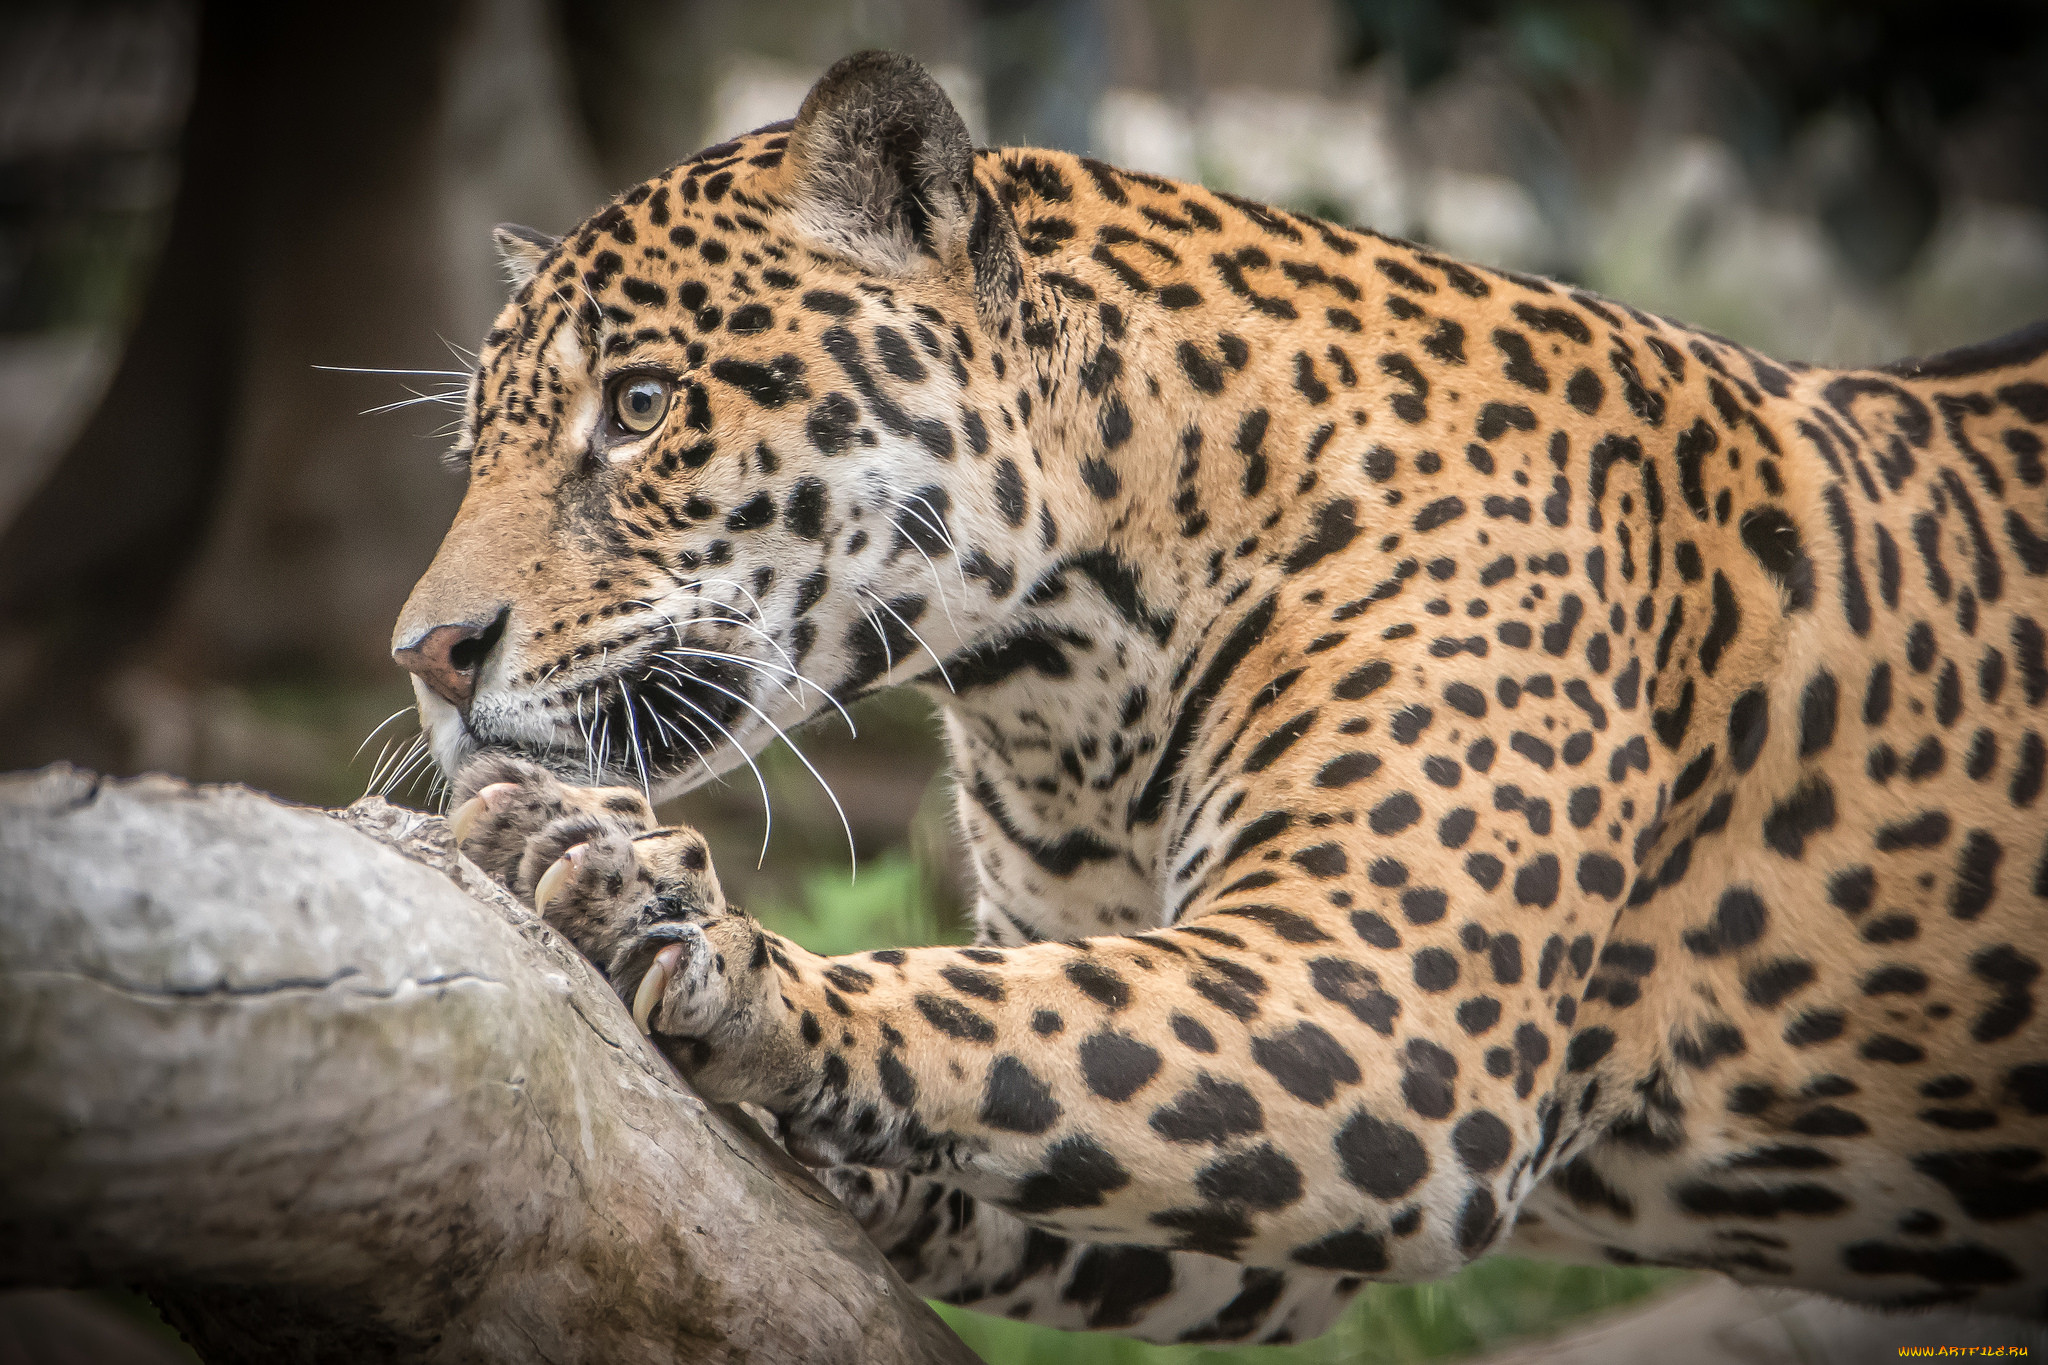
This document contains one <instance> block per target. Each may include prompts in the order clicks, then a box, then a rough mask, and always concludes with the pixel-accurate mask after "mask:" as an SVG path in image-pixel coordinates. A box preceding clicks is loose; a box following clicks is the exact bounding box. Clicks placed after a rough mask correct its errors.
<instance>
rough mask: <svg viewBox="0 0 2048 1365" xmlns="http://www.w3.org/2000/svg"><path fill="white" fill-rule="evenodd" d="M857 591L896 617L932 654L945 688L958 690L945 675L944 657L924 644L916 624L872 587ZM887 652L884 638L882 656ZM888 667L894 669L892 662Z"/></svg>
mask: <svg viewBox="0 0 2048 1365" xmlns="http://www.w3.org/2000/svg"><path fill="white" fill-rule="evenodd" d="M857 591H860V592H864V593H866V594H867V595H868V596H870V597H872V598H874V599H875V605H877V606H879V607H880V608H881V609H882V610H883V611H886V612H888V613H889V614H890V615H891V616H893V617H895V618H896V623H897V624H898V625H900V626H902V627H903V629H905V630H906V631H909V632H910V638H911V639H913V640H915V641H917V642H918V643H919V644H920V645H923V646H924V652H925V653H927V654H929V655H931V656H932V662H933V663H935V664H937V665H938V666H939V677H940V678H941V679H943V680H944V681H945V684H946V690H947V691H948V692H956V691H958V690H959V689H957V688H955V687H954V686H953V679H952V678H951V677H949V676H948V675H947V673H946V661H945V660H944V659H941V658H940V657H939V652H938V651H937V650H936V649H933V648H932V647H931V646H930V645H929V644H926V643H925V638H924V636H922V635H919V634H918V633H917V627H916V626H913V625H911V624H910V622H908V621H906V620H904V619H903V615H902V613H901V612H899V611H897V610H896V608H894V607H892V606H890V605H889V604H888V603H887V602H884V601H883V600H882V598H881V595H880V594H878V593H876V592H875V591H874V590H873V589H872V588H866V587H863V588H860V589H858V590H857ZM887 653H888V645H887V642H886V640H885V641H884V644H883V654H884V657H887ZM889 667H890V670H891V671H894V669H895V667H896V665H895V664H893V663H892V664H890V665H889Z"/></svg>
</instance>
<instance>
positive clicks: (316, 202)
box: [0, 0, 457, 767]
mask: <svg viewBox="0 0 2048 1365" xmlns="http://www.w3.org/2000/svg"><path fill="white" fill-rule="evenodd" d="M456 10H457V5H456V3H455V0H410V3H405V4H399V3H396V0H363V2H362V3H358V4H353V5H345V6H319V7H299V6H283V7H274V8H271V9H268V10H263V11H250V10H248V9H246V8H242V7H237V6H231V5H227V4H224V3H211V4H206V5H204V6H203V9H202V12H201V17H200V40H199V45H198V47H199V57H198V76H197V81H196V83H195V89H194V96H193V103H192V107H191V112H190V115H189V117H188V122H187V126H186V130H185V136H184V140H183V151H182V158H181V160H182V174H181V177H180V183H179V188H178V192H177V196H176V200H175V206H174V208H173V210H172V213H171V218H170V223H169V226H168V231H167V233H166V235H165V238H164V241H163V246H162V250H161V254H160V256H159V258H158V260H157V262H156V265H155V267H154V269H153V271H152V274H151V279H150V284H149V286H148V289H147V291H146V293H145V295H144V297H143V299H142V301H141V306H140V309H139V312H138V315H137V317H136V321H135V324H134V328H133V330H132V332H131V333H130V335H129V337H128V340H127V343H126V346H125V349H124V351H123V354H122V358H121V361H120V363H119V364H118V365H117V366H116V368H115V371H114V375H113V378H112V380H111V382H110V383H109V384H108V386H107V389H106V392H105V395H104V397H103V398H102V400H101V402H100V405H99V407H98V409H97V411H96V412H95V413H94V415H93V417H92V418H91V420H90V421H89V422H88V423H87V424H86V426H85V428H84V429H83V431H82V433H81V434H80V436H79V438H78V439H77V441H76V442H75V443H74V445H73V446H72V448H71V450H70V451H69V452H68V453H67V454H66V455H65V456H64V457H63V458H62V459H61V460H60V461H59V463H58V464H57V466H56V468H55V470H54V471H53V473H52V474H51V476H50V477H49V479H48V480H47V481H46V482H45V483H44V485H43V486H42V488H41V489H40V490H39V491H38V492H37V493H36V494H35V495H34V496H33V497H32V498H30V499H29V500H28V501H27V503H26V504H25V505H24V507H23V509H22V511H21V512H20V514H19V515H18V516H17V517H16V518H15V520H14V522H13V524H12V525H11V526H8V527H7V528H6V529H5V531H4V533H0V714H6V715H7V716H8V717H9V720H10V724H9V725H7V726H6V727H5V728H4V729H0V767H13V766H22V765H25V764H29V763H34V762H38V761H42V760H44V759H47V758H51V757H57V756H63V757H71V758H77V759H81V760H84V761H87V762H95V763H100V764H105V765H109V766H114V767H120V766H121V765H123V764H124V763H125V762H126V761H127V758H128V755H127V753H126V752H125V750H126V747H127V745H126V741H125V738H124V737H123V736H122V735H121V734H120V733H119V732H118V727H116V726H115V725H114V724H112V723H111V722H110V720H109V705H108V698H107V696H106V688H107V684H108V683H109V682H110V680H111V679H113V678H114V677H115V676H116V675H117V674H118V673H119V671H120V670H121V669H122V668H123V667H124V666H125V665H127V664H129V663H130V662H132V661H133V660H134V659H135V658H137V657H138V656H139V655H140V654H141V653H142V652H143V651H145V650H147V649H149V648H151V647H153V646H159V645H160V643H161V640H160V637H161V633H162V627H163V625H164V623H165V621H166V619H167V617H168V615H169V613H170V612H171V611H172V610H173V607H174V604H175V603H176V602H177V600H178V597H179V595H180V594H181V593H182V592H183V591H185V590H186V589H187V587H188V585H189V582H190V579H191V573H192V569H193V566H194V564H195V562H196V561H197V560H198V558H199V556H200V554H201V552H202V550H203V548H204V547H205V546H206V544H207V537H208V533H209V531H210V530H211V529H212V528H213V527H214V525H215V524H216V523H217V521H218V520H219V512H220V509H221V506H222V503H223V496H224V493H225V490H226V489H227V487H228V485H229V482H230V479H229V472H230V468H231V461H232V458H233V453H234V451H235V449H236V443H237V438H238V436H239V435H240V434H241V432H240V427H241V425H242V423H243V422H244V420H245V406H246V404H247V402H248V400H249V398H250V396H251V394H250V390H251V387H252V386H251V382H250V370H251V364H252V361H255V360H260V359H261V358H262V355H263V351H264V346H265V343H266V342H268V341H273V340H275V338H274V336H266V335H264V333H263V331H262V330H261V329H259V328H255V327H252V322H253V321H255V319H254V318H253V316H252V314H253V305H254V302H255V301H256V300H257V299H258V298H259V297H261V296H264V295H268V296H270V297H272V298H275V297H277V296H278V295H279V294H280V293H282V294H283V295H284V296H285V297H286V298H287V300H290V299H292V298H293V297H295V296H296V298H297V299H298V301H299V303H300V304H302V305H304V307H302V308H301V310H300V314H301V316H302V317H308V316H317V312H316V310H315V308H314V307H313V305H314V304H315V303H317V302H318V300H317V299H309V298H307V297H306V295H307V294H308V293H309V292H311V291H313V290H314V289H315V287H316V280H317V277H316V276H312V275H308V274H306V273H304V272H303V270H302V267H303V265H304V259H303V257H302V256H301V257H299V258H298V259H294V258H293V254H292V252H293V248H294V247H295V246H296V245H301V244H304V243H306V242H308V241H310V242H314V243H318V244H320V245H322V246H324V247H327V248H330V249H331V250H332V251H334V252H335V253H337V257H338V258H337V259H332V260H329V261H327V262H325V264H326V266H327V270H326V271H325V272H324V273H325V274H327V275H329V276H330V277H331V276H333V275H347V274H350V273H351V271H352V268H354V267H360V266H364V265H371V266H374V265H375V264H376V262H375V261H374V259H372V260H368V261H366V260H364V259H363V257H364V256H365V254H366V253H364V252H362V251H352V250H351V244H350V242H349V241H348V240H347V238H346V236H345V234H337V233H336V231H335V229H336V226H337V225H340V226H341V227H342V228H344V229H346V228H348V227H349V226H359V225H361V224H362V223H363V221H364V219H365V216H366V213H374V211H375V209H376V207H377V206H378V205H379V202H380V200H388V199H389V197H390V193H391V190H392V188H393V187H394V186H395V185H402V184H404V182H405V181H406V180H407V179H408V177H409V175H410V174H411V173H412V172H413V170H414V168H415V167H416V166H417V164H418V163H419V161H420V160H421V158H422V156H423V154H424V152H423V147H422V144H423V143H424V142H425V140H426V139H427V138H428V137H429V135H430V134H431V132H432V130H433V126H434V124H433V120H432V118H431V114H432V112H433V110H434V107H435V102H436V100H437V97H438V93H439V85H440V80H441V74H442V71H443V68H444V65H445V62H444V57H445V48H446V46H447V43H448V39H449V37H450V35H451V33H452V32H453V29H454V18H455V15H456ZM281 272H283V273H282V277H280V274H281ZM357 283H358V285H359V287H360V288H361V291H362V292H360V293H359V294H358V295H357V296H356V297H357V300H358V304H359V306H360V310H362V311H370V310H372V309H374V306H375V305H376V303H377V302H379V301H380V300H382V301H385V302H388V301H389V300H390V299H391V298H392V294H391V293H390V292H387V289H380V288H378V287H376V286H377V285H378V284H379V283H382V282H380V281H379V280H378V279H377V278H376V276H375V274H374V273H370V274H369V276H368V278H360V279H359V280H358V281H357ZM400 283H409V282H400ZM285 311H286V312H287V313H289V312H290V311H291V310H290V309H287V310H285ZM318 312H325V313H326V314H327V316H326V317H325V319H323V320H324V321H326V322H330V323H331V322H332V321H334V318H335V314H336V310H334V309H332V308H328V309H324V310H318ZM366 363H376V362H374V361H371V362H366ZM448 503H449V506H450V507H451V508H452V505H453V496H452V494H451V495H450V496H449V498H448ZM433 514H434V515H436V516H443V515H445V509H439V508H437V509H434V512H433ZM411 567H414V566H406V571H409V570H410V568H411ZM241 586H242V589H243V591H244V592H247V593H249V594H251V595H252V597H255V598H260V597H261V595H262V586H263V585H262V584H261V583H260V582H251V581H249V580H248V579H247V578H246V577H245V579H244V581H243V583H242V585H241ZM306 609H307V611H308V613H309V614H311V613H313V612H316V611H317V607H315V606H314V605H313V604H308V606H307V608H306ZM202 647H203V646H202Z"/></svg>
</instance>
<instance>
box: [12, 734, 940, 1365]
mask: <svg viewBox="0 0 2048 1365" xmlns="http://www.w3.org/2000/svg"><path fill="white" fill-rule="evenodd" d="M95 1284H126V1285H134V1286H139V1287H141V1288H143V1289H144V1290H146V1291H147V1292H148V1293H150V1294H151V1295H152V1296H153V1297H154V1298H155V1299H156V1300H157V1302H158V1303H159V1304H160V1305H161V1306H162V1307H163V1308H164V1310H165V1312H166V1316H168V1317H170V1318H171V1319H172V1321H174V1322H175V1323H176V1324H177V1325H178V1326H179V1327H180V1328H181V1329H182V1330H183V1331H184V1332H185V1334H186V1335H187V1337H188V1338H189V1339H190V1340H191V1341H192V1342H193V1343H194V1345H195V1346H196V1347H197V1348H198V1349H199V1351H200V1353H201V1354H202V1355H203V1356H204V1357H206V1358H207V1359H209V1360H215V1361H227V1360H242V1359H249V1360H256V1359H262V1360H278V1359H296V1360H307V1361H326V1360H335V1361H343V1360H347V1361H356V1360H363V1359H371V1358H375V1359H393V1360H420V1361H428V1360H433V1361H443V1360H483V1359H488V1360H494V1361H525V1360H531V1361H571V1360H591V1361H608V1362H610V1361H628V1362H630V1361H657V1360H659V1361H671V1360H673V1361H738V1360H747V1361H785V1360H788V1361H799V1360H801V1361H813V1360H815V1361H891V1362H894V1361H935V1362H936V1361H953V1362H967V1361H971V1360H973V1359H974V1357H973V1356H972V1354H971V1353H970V1352H969V1351H968V1350H967V1349H966V1348H965V1346H963V1345H962V1344H961V1343H960V1342H959V1340H958V1339H957V1338H955V1337H954V1336H953V1335H952V1334H951V1333H950V1332H948V1331H947V1330H946V1328H945V1326H944V1325H943V1324H942V1323H941V1322H940V1321H939V1320H938V1318H937V1317H936V1316H935V1315H934V1314H933V1313H932V1312H931V1310H930V1309H929V1308H928V1307H927V1306H926V1305H925V1304H924V1303H922V1302H921V1301H920V1300H919V1299H918V1298H917V1297H916V1296H915V1295H914V1294H912V1293H911V1292H910V1291H909V1290H908V1289H907V1288H906V1287H905V1286H904V1284H903V1282H902V1281H901V1280H900V1279H899V1278H898V1277H897V1276H896V1274H895V1273H894V1272H893V1271H892V1270H891V1269H890V1268H889V1266H888V1265H887V1263H886V1262H885V1261H884V1260H883V1259H882V1257H881V1256H880V1255H879V1253H877V1252H876V1250H875V1249H874V1247H873V1246H872V1245H871V1244H870V1243H869V1242H868V1241H867V1240H866V1238H865V1237H864V1236H863V1235H862V1234H861V1232H860V1230H859V1228H858V1227H857V1226H856V1225H855V1224H854V1223H853V1222H852V1220H851V1219H849V1218H848V1217H847V1215H846V1214H845V1213H844V1211H843V1210H841V1209H840V1207H839V1206H838V1204H837V1203H836V1202H834V1201H833V1199H832V1198H831V1196H830V1195H828V1194H826V1193H825V1192H824V1191H823V1190H822V1189H821V1188H820V1187H819V1186H818V1185H817V1184H815V1183H814V1182H813V1181H812V1180H811V1179H810V1178H809V1176H808V1175H806V1174H805V1173H804V1172H803V1170H802V1169H801V1168H800V1167H798V1166H797V1165H796V1164H795V1163H794V1162H792V1161H791V1160H790V1159H789V1158H788V1157H787V1156H785V1155H784V1154H783V1153H782V1152H781V1151H780V1150H779V1149H778V1148H776V1147H775V1146H774V1145H773V1144H772V1143H770V1142H768V1141H767V1140H766V1138H764V1137H763V1136H762V1135H761V1133H760V1132H759V1130H758V1129H757V1128H755V1127H754V1126H753V1125H752V1124H751V1123H749V1122H748V1121H747V1119H746V1118H745V1116H744V1115H741V1114H739V1113H737V1112H733V1111H726V1110H722V1109H719V1108H716V1107H713V1106H709V1105H707V1104H706V1103H705V1102H704V1101H702V1100H701V1099H699V1098H698V1097H697V1096H696V1095H694V1094H693V1093H692V1092H691V1091H690V1090H689V1089H688V1087H687V1086H686V1085H685V1084H684V1083H683V1082H682V1081H681V1080H680V1079H679V1078H678V1077H677V1076H676V1074H675V1073H674V1072H673V1071H672V1070H671V1068H670V1066H669V1064H668V1062H667V1061H666V1060H665V1059H664V1058H663V1057H662V1056H661V1055H660V1054H659V1053H657V1052H656V1051H655V1050H654V1049H653V1048H652V1047H651V1046H648V1045H647V1044H646V1042H645V1041H644V1040H643V1039H642V1038H641V1037H640V1035H639V1034H638V1033H637V1032H636V1030H635V1029H634V1027H633V1024H632V1021H631V1019H630V1018H629V1017H628V1016H627V1014H626V1011H625V1009H624V1008H623V1007H622V1006H621V1004H620V1003H619V1001H618V999H617V997H616V996H615V995H614V994H613V993H612V991H611V990H610V988H609V987H607V986H606V985H605V983H604V981H603V980H602V979H601V978H600V977H599V976H598V975H597V974H596V972H595V971H594V970H593V969H592V968H591V967H590V966H589V964H587V963H586V962H585V961H584V960H583V959H582V958H581V957H579V956H578V955H577V954H576V953H575V952H574V951H573V950H572V949H571V948H570V947H569V946H568V945H567V943H566V942H565V941H564V940H562V939H561V938H559V937H558V936H557V935H556V934H555V933H554V932H553V931H552V930H551V929H549V928H548V927H547V926H546V925H545V924H543V923H541V922H540V921H539V920H538V919H537V918H536V917H535V916H534V915H533V914H532V913H531V912H530V911H527V910H526V909H524V908H523V907H521V906H519V905H518V904H517V903H515V902H514V901H512V900H511V899H510V898H509V897H507V896H506V895H504V894H503V893H502V892H500V891H499V890H498V889H497V888H496V887H495V886H493V885H491V884H490V883H489V882H487V881H486V880H485V879H484V878H483V877H482V875H481V874H480V873H478V872H477V870H476V869H475V868H474V867H472V866H471V865H469V863H468V862H467V861H466V860H463V859H462V858H460V857H459V856H458V855H456V854H455V853H454V851H453V849H452V847H451V845H450V841H449V838H448V834H447V828H446V825H445V824H444V823H443V822H442V821H440V820H438V819H434V818H431V817H427V816H422V815H419V814H417V813H415V812H411V811H407V810H402V809H400V808H397V807H392V806H388V805H385V804H384V803H382V802H381V801H375V800H369V801H364V802H359V803H358V804H357V805H355V806H353V807H350V808H349V809H348V810H347V811H345V812H336V813H334V815H332V816H330V815H329V814H328V813H324V812H321V811H317V810H311V809H306V808H297V807H291V806H287V805H284V804H282V803H279V802H277V801H275V800H273V799H271V798H269V797H266V796H263V795H261V794H259V793H256V792H252V791H248V790H246V789H241V788H233V787H213V788H194V787H190V786H187V785H185V784H183V783H179V782H175V781H172V780H169V779H165V778H141V779H136V780H133V781H121V782H113V781H102V780H99V779H96V778H94V777H92V776H91V775H89V774H86V773H82V772H79V771H77V770H74V769H69V768H62V767H59V768H52V769H46V770H44V771H43V772H41V773H38V774H25V775H16V776H12V777H6V778H0V1285H66V1286H77V1285H95Z"/></svg>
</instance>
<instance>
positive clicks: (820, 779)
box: [690, 673, 859, 875]
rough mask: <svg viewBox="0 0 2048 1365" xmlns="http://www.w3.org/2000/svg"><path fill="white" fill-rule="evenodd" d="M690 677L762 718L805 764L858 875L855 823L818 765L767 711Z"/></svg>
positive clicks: (706, 681)
mask: <svg viewBox="0 0 2048 1365" xmlns="http://www.w3.org/2000/svg"><path fill="white" fill-rule="evenodd" d="M690 677H691V681H693V682H695V683H696V684H697V685H698V686H700V687H708V688H710V689H711V690H712V691H714V692H722V693H724V694H725V695H726V696H728V697H731V698H732V699H733V700H734V701H736V702H738V703H739V704H740V705H741V706H744V707H746V708H747V709H748V710H749V711H752V712H753V713H754V714H755V715H757V716H759V717H760V718H761V723H762V724H764V725H766V726H767V727H768V728H769V729H771V730H773V731H774V732H775V737H776V738H777V739H780V740H781V741H782V742H783V744H785V745H786V746H788V748H789V751H790V752H791V753H793V754H795V755H796V761H797V762H799V763H801V764H803V765H804V768H805V770H806V771H808V772H809V773H810V775H811V776H812V777H813V778H814V779H816V781H817V783H818V785H819V786H820V787H821V788H823V789H824V792H825V799H826V800H828V801H830V802H831V803H832V809H833V810H834V811H837V812H838V814H839V827H840V828H841V829H842V830H844V831H845V832H846V861H847V864H848V866H849V868H851V869H852V873H853V875H858V873H859V864H858V857H859V855H858V854H856V853H855V851H854V847H853V822H852V821H850V820H848V819H847V818H846V808H845V807H844V806H841V805H840V804H839V796H838V794H837V793H836V792H834V791H833V790H832V784H831V783H830V782H827V781H826V780H825V775H824V774H823V773H821V772H819V771H818V769H817V767H816V765H814V764H813V763H812V762H811V760H810V759H808V758H806V757H805V756H804V751H803V750H802V749H799V748H797V746H796V741H795V740H793V739H791V738H790V737H789V735H788V733H787V732H786V731H784V730H783V728H782V727H781V726H780V725H777V724H776V723H775V718H774V717H773V716H770V715H769V714H768V713H767V712H766V711H763V710H762V709H761V708H760V707H758V706H756V705H754V703H752V702H750V701H748V700H747V699H746V698H745V697H743V696H741V695H740V694H739V693H737V692H734V691H730V690H729V689H727V688H723V687H720V686H719V685H718V684H717V683H715V682H712V681H711V680H710V679H709V678H705V677H701V676H699V675H697V674H694V673H693V674H691V675H690ZM765 854H766V846H765V844H764V845H763V855H764V856H765Z"/></svg>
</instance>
